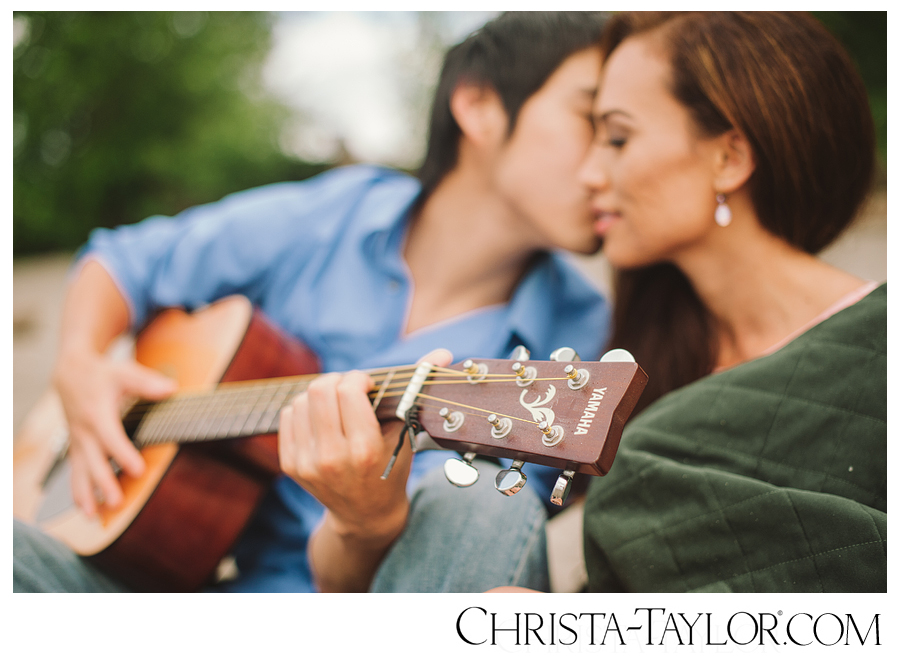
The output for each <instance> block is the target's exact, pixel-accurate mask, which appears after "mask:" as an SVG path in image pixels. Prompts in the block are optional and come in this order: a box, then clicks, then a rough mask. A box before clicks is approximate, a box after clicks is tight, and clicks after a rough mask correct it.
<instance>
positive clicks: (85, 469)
mask: <svg viewBox="0 0 900 671" xmlns="http://www.w3.org/2000/svg"><path fill="white" fill-rule="evenodd" d="M54 385H55V387H56V389H57V391H58V392H59V396H60V399H61V401H62V405H63V410H64V411H65V414H66V420H67V421H68V424H69V459H70V462H71V464H72V495H73V498H74V499H75V503H77V504H78V506H79V507H80V508H81V509H82V510H83V511H84V512H85V513H86V514H87V515H94V514H96V512H97V504H98V503H100V502H102V503H105V504H106V505H108V506H111V507H116V506H118V505H119V504H120V503H121V502H122V489H121V487H120V486H119V481H118V480H117V479H116V476H115V474H114V473H113V469H112V467H111V465H110V462H109V460H110V459H114V460H115V462H116V463H117V464H118V465H119V466H120V467H121V468H122V470H123V471H124V472H126V473H128V474H129V475H132V476H139V475H140V474H141V473H142V472H143V470H144V460H143V458H142V457H141V455H140V453H139V452H138V451H137V449H135V447H134V445H132V443H131V441H130V440H129V439H128V436H127V435H126V434H125V430H124V429H123V427H122V421H121V417H122V411H123V409H124V408H123V406H124V404H125V402H126V399H128V398H135V397H137V398H144V399H148V400H157V399H161V398H164V397H166V396H168V395H169V394H171V393H172V392H174V391H175V388H176V383H175V381H174V380H172V379H171V378H168V377H165V376H164V375H162V374H160V373H158V372H156V371H154V370H152V369H150V368H146V367H145V366H142V365H140V364H138V363H136V362H134V361H111V360H109V359H108V358H107V357H105V356H103V355H102V354H97V353H94V352H90V351H82V352H79V353H67V354H65V355H63V356H61V357H60V359H59V362H58V363H57V366H56V371H55V373H54Z"/></svg>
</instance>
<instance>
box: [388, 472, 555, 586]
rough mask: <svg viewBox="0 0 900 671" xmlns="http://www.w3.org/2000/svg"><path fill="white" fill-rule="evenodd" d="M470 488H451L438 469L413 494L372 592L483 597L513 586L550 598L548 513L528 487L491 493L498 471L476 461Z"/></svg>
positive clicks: (428, 475) (423, 479) (424, 479)
mask: <svg viewBox="0 0 900 671" xmlns="http://www.w3.org/2000/svg"><path fill="white" fill-rule="evenodd" d="M475 465H477V467H478V472H479V474H480V476H479V478H478V481H477V482H476V483H475V484H474V485H472V486H471V487H466V488H463V489H459V488H457V487H454V486H453V485H451V484H450V483H449V482H447V479H446V478H445V477H444V474H443V472H442V470H441V469H436V470H433V471H431V472H429V473H428V474H426V475H425V476H424V477H423V478H422V480H421V482H420V483H419V485H418V487H417V488H416V490H415V491H414V492H413V495H412V499H411V501H410V504H411V505H410V516H409V520H408V521H407V523H406V529H404V531H403V534H401V536H400V537H399V538H398V539H397V541H396V542H395V543H394V545H393V546H392V547H391V549H390V550H389V552H388V554H387V556H386V557H385V559H384V561H383V562H382V564H381V567H380V568H379V569H378V573H377V574H376V575H375V579H374V580H373V582H372V586H371V591H373V592H484V591H486V590H489V589H491V588H493V587H500V586H503V585H515V586H518V587H528V588H530V589H535V590H539V591H542V592H549V591H550V577H549V573H548V570H547V537H546V535H545V523H546V521H547V512H546V510H545V509H544V506H543V504H542V503H541V501H540V500H539V499H538V497H537V495H536V494H535V493H534V491H532V490H529V489H528V487H527V486H526V487H525V488H524V489H522V490H521V491H520V492H519V493H518V494H516V495H515V496H504V495H503V494H500V493H499V492H498V491H496V490H495V489H494V478H495V476H496V474H497V473H498V472H499V471H500V467H499V466H497V465H495V464H493V463H490V462H484V461H480V460H477V461H475Z"/></svg>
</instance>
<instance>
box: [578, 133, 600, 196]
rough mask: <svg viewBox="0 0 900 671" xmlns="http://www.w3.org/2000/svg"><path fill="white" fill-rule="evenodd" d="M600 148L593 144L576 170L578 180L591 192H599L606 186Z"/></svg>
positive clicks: (598, 145) (597, 144) (595, 143)
mask: <svg viewBox="0 0 900 671" xmlns="http://www.w3.org/2000/svg"><path fill="white" fill-rule="evenodd" d="M601 152H602V147H601V146H600V144H599V143H597V142H594V143H592V144H591V148H590V149H589V150H588V153H587V155H586V156H585V157H584V162H583V163H582V164H581V168H580V169H579V170H578V180H579V181H580V182H581V183H582V184H584V185H585V186H586V187H588V188H589V189H591V190H592V191H600V190H601V189H604V188H605V187H606V185H607V178H606V170H605V169H604V166H603V158H602V156H601Z"/></svg>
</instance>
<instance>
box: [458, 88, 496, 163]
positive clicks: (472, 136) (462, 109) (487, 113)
mask: <svg viewBox="0 0 900 671" xmlns="http://www.w3.org/2000/svg"><path fill="white" fill-rule="evenodd" d="M450 112H451V114H453V118H454V119H455V120H456V123H457V124H458V125H459V128H460V130H462V135H463V138H464V139H466V140H468V141H469V142H470V143H472V144H473V145H474V146H476V147H486V146H491V145H497V144H500V143H502V142H503V139H504V138H505V137H506V129H507V126H508V124H509V118H508V115H507V114H506V110H505V109H504V107H503V102H502V101H501V100H500V96H499V95H497V92H496V91H494V89H493V88H491V87H490V86H485V85H483V84H465V83H462V84H458V85H457V86H456V88H455V89H454V90H453V93H452V94H451V96H450Z"/></svg>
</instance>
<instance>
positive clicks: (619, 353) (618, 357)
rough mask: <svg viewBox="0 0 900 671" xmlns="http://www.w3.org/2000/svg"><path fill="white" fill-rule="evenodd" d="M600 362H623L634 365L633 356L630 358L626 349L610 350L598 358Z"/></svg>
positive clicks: (630, 355) (629, 353)
mask: <svg viewBox="0 0 900 671" xmlns="http://www.w3.org/2000/svg"><path fill="white" fill-rule="evenodd" d="M600 361H604V362H609V361H625V362H627V363H634V356H632V354H631V352H629V351H628V350H627V349H611V350H609V351H608V352H607V353H606V354H604V355H603V356H601V357H600Z"/></svg>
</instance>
